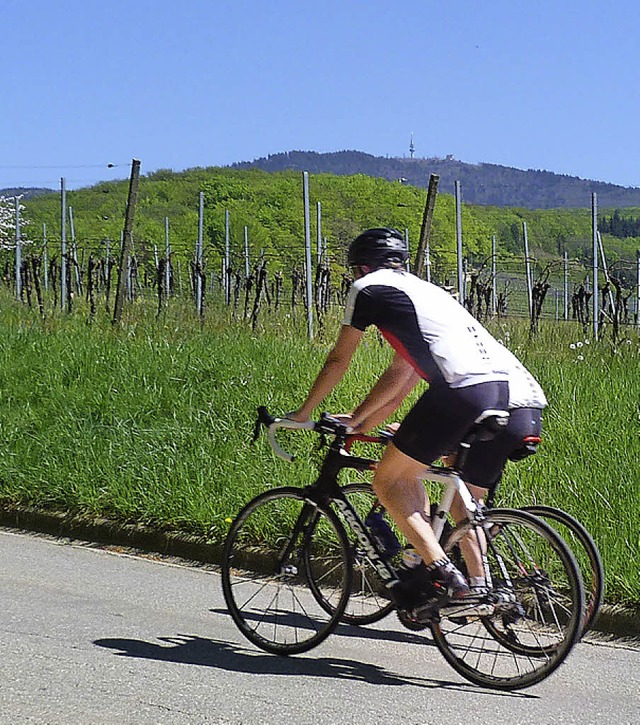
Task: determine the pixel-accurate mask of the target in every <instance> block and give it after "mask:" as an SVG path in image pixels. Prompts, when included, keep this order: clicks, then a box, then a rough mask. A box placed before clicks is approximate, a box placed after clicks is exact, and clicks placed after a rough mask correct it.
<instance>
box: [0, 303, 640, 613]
mask: <svg viewBox="0 0 640 725" xmlns="http://www.w3.org/2000/svg"><path fill="white" fill-rule="evenodd" d="M87 319H88V316H87V315H86V314H84V311H82V308H81V306H79V309H78V311H77V312H74V313H73V314H72V315H70V316H69V315H66V314H63V313H59V312H57V313H55V314H53V315H51V316H50V317H49V318H48V319H47V320H46V321H45V322H42V321H41V320H39V319H38V318H37V316H36V315H35V313H33V312H30V311H29V310H28V309H27V308H25V307H24V306H23V305H21V304H18V303H16V302H14V301H13V300H12V299H11V298H10V297H8V296H6V295H0V390H1V392H2V395H1V398H0V435H2V440H3V443H4V445H3V446H2V449H1V450H0V498H1V499H2V501H3V502H4V504H5V505H9V504H11V503H22V504H31V505H35V506H38V507H42V508H44V509H55V510H64V511H70V512H73V513H75V514H82V515H88V516H109V517H114V518H117V519H118V520H121V521H138V522H142V523H146V524H151V525H154V526H157V527H161V528H166V529H174V530H182V531H187V532H190V533H195V534H198V535H201V536H205V537H207V538H208V539H209V540H211V541H218V542H219V541H221V540H222V538H223V537H224V535H225V532H226V530H227V528H228V519H229V518H230V517H233V516H234V515H235V513H236V512H237V510H238V509H239V507H240V506H241V505H242V504H243V503H244V502H245V501H246V500H248V498H249V497H251V496H253V495H255V494H256V493H258V492H260V491H263V490H265V489H266V488H269V487H274V486H278V485H282V484H304V483H307V482H310V481H311V480H313V478H314V476H315V473H316V467H315V464H316V463H317V462H318V460H319V457H320V455H321V454H320V453H319V452H318V451H317V450H316V449H315V444H316V441H315V440H314V436H313V435H312V434H310V433H300V432H297V433H287V432H285V433H283V444H284V446H285V447H288V448H289V449H290V450H291V451H292V452H293V453H295V454H296V456H297V458H296V461H295V462H294V463H293V464H287V463H286V462H284V461H281V460H279V459H277V458H276V457H275V456H274V455H273V454H272V452H271V451H270V449H269V447H268V444H267V442H266V440H264V439H262V440H260V441H259V442H258V443H256V444H253V443H252V442H251V436H252V432H253V420H254V416H255V410H256V408H257V406H258V405H262V404H264V405H267V406H268V407H269V408H270V409H271V410H273V411H274V412H280V413H282V412H284V411H287V410H291V409H293V408H294V407H296V406H297V405H299V404H300V402H301V401H302V399H303V397H304V395H305V394H306V391H307V389H308V387H309V385H310V384H311V382H312V381H313V379H314V377H315V374H316V373H317V371H318V369H319V368H320V365H321V363H322V361H323V359H324V356H325V354H326V352H327V351H328V349H329V347H330V345H331V343H332V341H333V337H334V334H335V331H336V329H337V326H338V324H339V319H340V314H339V313H336V314H335V315H334V316H332V317H331V318H330V319H328V320H327V321H326V326H325V328H324V329H322V330H320V332H319V334H318V335H317V337H316V339H315V340H314V342H313V343H310V342H308V340H307V338H306V328H305V324H306V319H305V317H304V315H299V317H298V319H293V318H292V317H291V316H289V317H287V316H286V313H285V312H283V313H282V314H281V315H279V316H278V318H277V319H275V317H274V318H273V319H272V320H271V321H269V320H267V322H265V323H264V324H263V325H261V329H260V330H259V331H258V332H256V333H254V332H252V330H251V329H250V326H249V325H248V324H245V323H242V322H238V321H235V322H234V321H233V319H232V316H231V315H230V314H229V312H228V311H227V310H226V309H224V308H217V307H215V306H212V307H211V308H210V309H208V311H207V315H206V319H205V321H204V322H200V321H199V320H198V319H197V317H196V316H195V314H194V312H193V309H192V307H191V306H190V305H185V306H183V305H182V304H181V303H180V302H179V301H172V304H171V305H170V307H169V309H168V311H167V312H166V314H164V315H163V316H161V317H160V318H159V319H156V317H155V310H154V309H153V305H148V306H147V305H145V304H132V305H128V306H127V307H126V314H125V320H124V322H123V324H122V326H121V327H120V328H119V329H117V330H114V329H112V326H111V323H110V320H109V318H108V316H107V315H106V313H100V314H98V316H97V317H96V319H95V320H94V322H93V323H92V324H87ZM490 326H491V328H492V331H493V332H494V333H495V334H496V336H497V337H498V338H501V339H503V340H505V341H506V342H507V343H508V345H509V347H510V348H511V349H512V350H514V352H516V354H518V355H519V356H520V357H521V358H522V359H523V360H524V361H525V363H526V364H527V365H528V366H529V367H530V369H531V370H532V371H533V372H534V373H535V374H536V375H537V376H538V378H539V379H540V381H541V382H542V384H543V386H544V388H545V390H546V392H547V394H548V397H549V400H550V403H551V404H550V407H549V409H548V410H547V412H546V414H545V422H544V441H543V444H542V446H541V447H540V451H539V453H538V455H536V456H534V457H531V458H529V459H526V460H525V461H523V462H521V463H520V464H512V465H510V466H509V468H508V470H507V473H506V475H505V480H504V482H503V484H502V487H501V491H500V498H501V502H503V503H505V504H513V505H520V504H525V503H531V502H542V503H547V504H551V505H556V506H560V507H562V508H564V509H565V510H567V511H568V512H569V513H572V514H573V515H575V516H577V517H578V518H579V519H580V520H581V521H583V523H585V525H586V526H587V527H588V529H589V530H590V531H591V533H592V534H593V536H594V538H595V539H596V542H597V543H598V545H599V547H600V549H601V552H602V555H603V559H604V562H605V567H606V570H607V587H608V592H607V596H608V599H609V601H617V602H635V603H638V602H640V574H639V567H638V566H637V564H636V563H635V562H637V561H638V560H640V534H639V533H638V532H639V528H638V526H637V523H636V521H635V515H636V510H637V509H638V504H639V503H640V484H639V483H638V476H637V474H636V471H635V466H636V463H637V461H638V460H639V459H640V439H639V433H640V407H639V404H638V395H637V391H638V390H640V365H639V362H640V347H639V344H638V337H637V333H636V332H635V331H630V332H629V340H628V341H623V342H621V343H620V344H618V345H617V346H616V347H613V346H612V345H611V344H610V343H609V342H606V341H604V342H599V343H595V342H593V341H590V343H589V344H586V343H585V342H584V341H585V336H584V333H583V332H582V331H581V329H580V328H579V327H578V326H576V325H573V324H554V323H543V324H542V325H541V328H540V332H539V333H538V335H537V337H536V338H535V339H534V340H533V341H530V340H529V337H528V334H527V328H526V325H525V323H523V322H519V323H518V322H510V323H508V324H503V323H496V324H495V325H490ZM578 342H581V343H582V346H581V347H573V348H571V347H570V345H571V344H574V345H575V344H576V343H578ZM389 357H390V356H389V349H388V347H387V346H386V345H385V344H383V343H382V342H381V340H380V338H379V337H378V335H377V334H375V333H371V334H368V335H367V337H366V338H365V344H364V345H362V346H361V348H360V349H359V350H358V353H357V355H356V358H355V360H354V363H353V366H352V369H351V370H350V372H349V374H348V376H347V378H346V379H345V381H344V382H343V384H342V385H341V386H340V387H339V388H338V389H337V390H336V391H335V392H334V394H333V395H332V396H331V398H330V399H329V400H328V401H327V402H326V408H327V409H328V410H331V411H333V412H341V411H347V410H349V409H351V408H352V407H353V406H354V404H355V403H356V402H358V401H359V399H360V398H361V397H362V396H363V395H364V394H365V393H366V391H367V390H368V388H369V386H370V385H371V384H372V383H373V381H374V380H375V378H376V374H377V373H378V372H379V371H380V370H381V369H382V368H383V366H384V365H385V364H386V362H387V361H388V360H389ZM581 358H582V359H581ZM409 404H410V401H408V402H407V403H406V404H405V406H404V407H405V409H406V407H408V405H409Z"/></svg>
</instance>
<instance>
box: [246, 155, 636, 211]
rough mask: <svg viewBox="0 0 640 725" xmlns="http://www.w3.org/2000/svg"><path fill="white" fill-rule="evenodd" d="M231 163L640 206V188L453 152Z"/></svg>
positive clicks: (569, 203) (501, 200)
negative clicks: (473, 160) (433, 180)
mask: <svg viewBox="0 0 640 725" xmlns="http://www.w3.org/2000/svg"><path fill="white" fill-rule="evenodd" d="M233 168H238V169H247V168H258V169H263V170H265V171H284V170H296V171H309V172H310V173H330V174H339V175H352V174H366V175H367V176H376V177H380V178H382V179H387V180H389V181H395V180H397V179H404V180H405V181H406V183H409V184H413V185H414V186H421V187H426V186H428V184H429V176H430V175H431V174H438V175H439V176H440V186H441V188H442V190H443V191H446V192H448V193H453V188H454V181H456V180H457V181H459V182H460V183H461V185H462V189H463V195H464V199H465V201H468V202H470V203H472V204H484V205H494V206H504V207H524V208H526V209H555V208H585V207H588V206H589V205H590V203H591V201H590V200H591V192H592V191H595V192H596V193H597V194H598V201H599V203H600V204H601V205H602V206H607V207H630V206H640V188H626V187H623V186H617V185H615V184H607V183H604V182H601V181H591V180H588V179H580V178H578V177H576V176H567V175H564V174H554V173H552V172H550V171H541V170H537V169H528V170H526V171H525V170H522V169H515V168H512V167H508V166H500V165H498V164H485V163H482V164H468V163H464V162H463V161H458V160H457V159H454V158H453V157H451V156H448V157H446V158H444V159H442V158H426V159H424V158H394V157H392V158H389V157H382V156H372V155H370V154H365V153H362V152H360V151H338V152H335V153H322V154H321V153H316V152H314V151H289V152H286V153H280V154H273V155H270V156H267V157H263V158H259V159H255V160H254V161H246V162H242V163H236V164H233Z"/></svg>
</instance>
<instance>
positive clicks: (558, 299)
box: [0, 169, 640, 339]
mask: <svg viewBox="0 0 640 725" xmlns="http://www.w3.org/2000/svg"><path fill="white" fill-rule="evenodd" d="M303 176H304V175H303ZM303 187H304V184H303V182H302V180H301V178H300V175H299V174H287V173H281V174H265V173H263V172H250V171H244V172H239V171H229V170H226V171H223V170H215V169H214V170H193V171H192V172H186V173H184V174H182V175H178V174H172V173H170V172H156V173H155V174H152V175H150V176H149V177H145V178H142V179H140V184H139V190H137V195H136V200H135V202H134V204H133V205H131V204H130V201H131V200H130V199H129V198H128V196H127V192H128V193H129V194H130V193H131V188H130V184H129V186H127V184H126V182H121V183H120V182H113V183H111V184H103V185H98V186H97V187H93V188H91V189H85V190H79V191H74V192H66V190H64V188H63V189H61V194H60V195H57V194H49V195H44V196H40V197H37V198H34V199H32V200H29V202H25V203H24V204H20V205H19V207H18V205H16V207H15V209H16V211H15V213H14V217H13V219H12V220H11V223H10V224H9V225H5V229H4V230H3V237H4V242H3V251H2V252H0V254H1V255H2V256H1V257H0V260H1V263H2V267H1V269H2V270H3V272H2V279H3V281H4V284H5V286H6V287H7V289H10V290H13V292H14V294H15V296H16V298H18V299H20V300H21V301H22V302H24V303H25V304H26V305H27V306H29V307H32V308H34V309H37V310H38V312H39V314H40V315H41V316H42V317H46V316H47V315H51V314H53V313H54V311H57V310H66V311H67V312H68V313H73V312H75V311H76V310H79V309H84V308H85V307H86V309H87V314H88V315H89V319H93V317H94V316H95V315H96V314H98V311H102V312H103V313H104V314H107V315H111V316H113V315H114V307H115V304H116V297H117V295H116V293H117V291H118V286H120V291H121V293H122V295H123V297H124V299H125V300H126V301H127V302H129V303H131V302H134V301H137V300H145V302H146V303H147V304H149V303H153V304H155V306H156V310H157V314H158V315H161V314H163V311H166V308H167V306H169V305H171V304H173V303H174V302H175V301H176V300H178V299H190V300H192V302H193V307H194V310H195V312H196V314H198V315H200V316H201V317H202V316H205V315H207V314H208V310H209V309H213V308H214V307H215V305H216V304H217V303H218V302H220V303H222V304H224V305H225V306H226V307H227V308H228V309H229V310H230V311H231V312H232V315H233V318H234V319H235V320H237V321H243V322H246V323H248V324H250V325H251V327H252V328H253V329H254V330H255V329H258V327H259V325H260V322H261V320H262V319H263V318H264V317H265V316H269V315H278V314H280V312H281V311H282V310H286V311H287V312H288V313H289V314H291V315H293V316H300V317H302V318H306V319H308V321H309V322H308V326H309V328H310V330H311V329H312V328H316V329H317V328H321V327H322V325H323V319H324V317H325V316H326V314H327V312H328V310H329V309H330V308H332V307H338V308H339V307H341V306H342V304H343V301H344V297H345V294H346V292H347V290H348V287H349V284H350V278H349V276H348V271H347V270H346V268H345V266H344V260H345V249H346V247H347V245H348V243H349V241H350V239H351V238H353V236H355V235H356V234H357V233H358V232H359V231H360V230H362V229H363V228H366V227H368V226H373V225H389V226H395V227H396V228H398V229H400V230H403V231H404V233H405V235H406V237H407V239H408V241H409V245H410V249H411V267H412V268H413V269H414V270H415V269H417V268H418V267H419V268H420V274H421V276H424V277H426V278H427V279H430V280H432V281H434V282H436V283H437V284H440V285H442V286H444V287H446V288H448V289H450V290H451V292H452V293H453V294H456V295H458V294H459V288H460V287H462V296H463V302H464V304H465V305H466V306H467V307H468V309H470V310H471V311H472V312H473V314H474V315H476V316H477V317H478V318H479V319H482V320H486V319H489V318H492V317H498V318H505V317H516V318H522V317H525V318H528V319H529V321H530V325H531V329H532V331H533V330H535V327H536V324H537V320H539V319H550V320H555V321H558V322H563V321H577V322H579V323H580V324H581V325H582V326H583V327H584V329H585V331H586V330H588V329H593V328H594V324H593V317H594V314H595V315H597V318H598V330H600V329H601V328H602V329H607V328H608V329H610V330H611V335H612V337H613V339H618V338H619V337H620V336H621V334H622V333H621V329H623V328H625V327H628V326H635V325H637V324H638V306H639V305H638V294H639V287H638V279H640V272H639V269H640V266H639V264H640V263H639V262H638V260H637V258H636V259H632V257H631V255H630V254H629V253H630V250H631V249H632V248H633V244H634V242H635V240H634V239H633V238H632V239H628V238H627V239H625V242H624V245H622V242H621V241H620V240H618V239H616V238H614V237H610V236H607V235H605V236H604V237H603V236H602V235H600V233H599V232H598V242H599V254H598V256H597V258H596V260H595V265H594V255H593V243H592V238H591V237H592V236H593V235H592V229H591V228H590V219H589V212H588V210H587V209H584V210H573V211H566V210H564V211H562V210H558V211H556V212H553V211H548V212H525V211H524V210H508V209H507V210H498V209H494V208H489V207H487V208H482V207H470V206H466V205H462V209H461V210H460V211H458V209H457V208H456V200H455V199H454V198H453V197H451V196H450V195H448V194H439V195H437V198H436V199H435V204H434V212H433V220H432V223H431V225H430V229H429V235H428V237H427V238H426V239H424V235H423V230H424V222H425V215H426V208H427V206H425V200H424V192H423V191H422V190H420V189H417V188H415V187H407V186H405V185H403V184H401V183H393V182H387V181H383V180H380V179H371V178H368V177H347V178H337V177H330V176H328V175H326V176H319V177H312V178H311V193H310V194H309V193H308V194H307V197H306V198H305V197H304V194H303V190H304V189H303ZM428 202H429V199H428V198H427V205H428ZM16 204H17V202H16ZM131 207H132V208H131ZM18 208H20V211H18ZM130 208H131V230H130V233H128V234H126V235H125V233H124V227H125V222H126V213H127V211H128V210H129V209H130ZM602 220H603V226H605V227H606V228H607V229H612V228H613V221H616V223H617V224H618V226H620V223H621V222H620V216H619V215H617V216H616V215H612V216H611V217H606V216H603V217H602ZM612 220H613V221H612ZM189 239H191V241H190V242H189V241H188V240H189ZM456 240H458V247H457V248H456ZM125 242H126V244H125ZM621 245H622V246H621ZM625 245H626V246H625ZM125 247H126V248H125ZM605 248H606V250H605ZM625 253H626V254H627V257H626V258H625V257H624V256H623V255H624V254H625ZM594 274H595V275H596V277H597V283H598V294H597V295H596V299H595V300H594V297H593V278H594ZM81 301H82V303H83V304H80V303H81ZM594 302H596V306H594ZM310 310H311V312H310Z"/></svg>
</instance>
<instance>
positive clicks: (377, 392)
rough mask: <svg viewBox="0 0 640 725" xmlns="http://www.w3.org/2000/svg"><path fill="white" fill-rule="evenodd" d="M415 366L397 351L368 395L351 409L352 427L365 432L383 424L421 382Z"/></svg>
mask: <svg viewBox="0 0 640 725" xmlns="http://www.w3.org/2000/svg"><path fill="white" fill-rule="evenodd" d="M420 379H421V378H420V376H419V375H418V373H417V372H416V371H415V369H414V368H413V367H412V366H411V365H410V364H409V363H408V362H407V361H406V360H405V359H404V358H403V357H402V356H401V355H399V354H398V353H396V354H395V355H394V357H393V360H392V361H391V364H390V365H389V367H388V368H387V369H386V370H385V371H384V373H382V375H381V376H380V378H379V379H378V382H377V383H376V384H375V385H374V386H373V388H372V389H371V391H370V392H369V394H368V395H367V397H366V398H365V399H364V400H363V401H362V403H360V405H359V406H358V407H357V408H356V409H355V410H354V411H353V414H352V416H351V427H352V428H353V429H354V430H359V431H367V430H371V429H372V428H375V427H376V426H378V425H380V424H381V423H383V422H384V421H385V420H386V419H387V418H388V417H389V416H390V415H391V414H392V413H393V412H394V411H395V410H396V409H397V408H398V407H399V406H400V405H401V403H402V401H403V400H404V399H405V398H406V397H407V395H408V394H409V393H410V392H411V391H412V390H413V389H414V388H415V386H416V385H417V384H418V382H419V381H420Z"/></svg>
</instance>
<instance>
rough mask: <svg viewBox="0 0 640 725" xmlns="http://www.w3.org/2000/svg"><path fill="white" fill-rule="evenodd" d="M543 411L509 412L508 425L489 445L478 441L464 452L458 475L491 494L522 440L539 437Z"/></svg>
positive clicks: (534, 409)
mask: <svg viewBox="0 0 640 725" xmlns="http://www.w3.org/2000/svg"><path fill="white" fill-rule="evenodd" d="M541 430H542V411H541V410H539V409H538V408H515V409H513V410H510V411H509V423H508V425H507V426H506V428H505V429H504V430H503V431H500V433H498V434H497V435H496V436H495V438H492V439H491V440H489V441H477V442H476V443H473V445H472V446H471V448H469V450H468V451H467V455H466V457H465V461H464V463H463V465H462V470H461V471H460V474H461V476H462V478H463V479H464V480H465V481H466V482H467V483H471V484H473V485H474V486H480V487H481V488H487V489H489V490H490V491H491V490H493V489H494V488H495V487H496V486H497V485H498V483H500V479H501V478H502V472H503V471H504V467H505V464H506V462H507V460H508V459H509V458H510V457H511V455H512V454H513V453H514V451H517V450H518V449H519V448H521V447H522V439H523V438H526V437H527V436H540V432H541Z"/></svg>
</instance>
